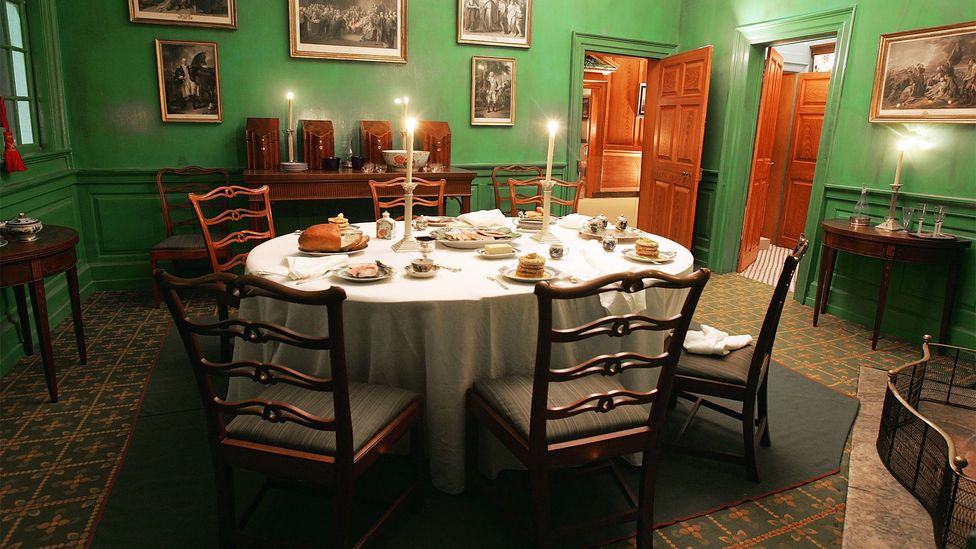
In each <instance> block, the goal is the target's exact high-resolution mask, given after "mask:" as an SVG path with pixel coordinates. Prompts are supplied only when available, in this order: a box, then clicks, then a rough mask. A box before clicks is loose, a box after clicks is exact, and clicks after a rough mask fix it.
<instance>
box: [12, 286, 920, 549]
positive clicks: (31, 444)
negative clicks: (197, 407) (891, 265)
mask: <svg viewBox="0 0 976 549" xmlns="http://www.w3.org/2000/svg"><path fill="white" fill-rule="evenodd" d="M770 293H771V288H770V287H769V286H766V285H763V284H760V283H757V282H754V281H751V280H748V279H746V278H743V277H741V276H739V275H737V274H729V275H721V276H715V277H713V278H712V280H711V281H710V282H709V284H708V287H707V288H706V290H705V294H704V296H703V298H702V301H701V304H700V306H699V311H698V314H697V315H696V318H698V319H699V320H700V321H702V322H706V323H708V324H711V325H714V326H721V327H722V328H723V329H724V330H726V331H728V332H730V333H752V334H754V335H755V334H757V332H758V329H759V325H760V324H761V321H762V315H763V313H764V312H765V307H766V304H767V301H768V299H769V295H770ZM150 301H151V298H150V296H149V294H148V293H143V292H98V293H96V294H95V295H94V296H93V297H91V298H90V299H89V300H88V301H87V302H86V303H85V305H84V318H85V327H86V335H87V336H88V355H89V364H87V365H78V364H76V360H77V357H76V355H75V350H74V335H73V332H72V329H71V323H70V322H69V321H66V322H63V323H61V324H60V325H59V326H58V327H57V328H56V329H55V330H54V338H55V342H54V351H55V357H56V359H57V363H58V366H59V373H58V378H59V380H60V388H61V395H62V396H61V402H59V403H58V404H53V405H52V404H50V403H47V402H46V398H47V392H46V389H45V385H44V379H43V375H42V373H41V366H40V358H39V357H37V356H31V357H24V358H23V359H22V360H20V362H19V363H18V364H17V365H16V367H15V368H14V370H13V371H11V372H10V373H9V374H8V375H7V376H5V377H4V378H3V379H2V380H0V417H2V419H0V547H10V548H26V547H83V546H86V545H88V544H89V540H90V537H91V534H92V532H93V529H94V525H95V524H96V520H97V517H98V514H99V512H100V510H101V508H102V506H103V504H104V502H105V500H106V498H107V497H108V495H109V491H110V489H111V485H112V482H113V481H114V479H115V477H116V475H117V472H118V469H119V467H120V464H121V460H120V456H123V455H124V453H125V448H126V445H127V444H128V442H129V438H130V436H131V433H132V427H133V425H134V420H135V417H136V416H137V412H138V408H139V402H140V400H141V399H140V395H142V394H143V392H144V390H145V387H146V382H147V380H148V379H149V375H150V373H151V371H152V367H153V365H154V364H155V359H156V356H157V355H158V353H159V351H160V346H161V344H162V341H163V338H164V337H165V334H166V329H167V325H168V321H169V320H168V315H167V313H166V312H165V310H163V309H160V310H154V309H151V308H150ZM810 316H811V310H810V308H809V307H806V306H803V305H800V304H799V303H797V302H795V301H788V302H787V304H786V312H785V313H784V315H783V318H782V322H781V325H780V330H779V336H778V338H777V342H776V347H775V352H774V355H775V356H776V358H777V360H779V361H780V362H782V363H783V364H784V365H786V366H787V367H790V368H793V369H795V370H797V371H799V372H801V373H803V374H805V375H807V376H809V377H811V378H813V379H815V380H817V381H819V382H821V383H823V384H824V385H827V386H829V387H832V388H834V389H836V390H838V391H840V392H842V393H845V394H848V395H854V394H855V393H856V388H857V376H858V368H859V366H862V365H863V366H870V367H874V368H881V369H888V368H891V367H894V366H897V365H900V364H903V363H905V362H908V361H909V360H911V359H913V358H915V356H916V355H917V353H918V351H917V349H918V347H917V346H916V345H910V344H907V343H904V342H899V341H896V340H892V339H883V340H881V342H880V344H879V347H880V348H879V350H878V351H875V352H871V351H870V346H869V342H868V340H867V338H868V336H869V332H868V330H867V329H865V328H863V327H861V326H857V325H854V324H851V323H849V322H845V321H842V320H839V319H837V318H835V317H833V316H830V315H827V316H826V317H823V318H822V323H821V327H820V328H816V329H813V328H811V327H810ZM845 462H846V460H845ZM846 470H847V465H846V463H844V464H843V465H842V472H841V473H840V474H837V475H833V476H830V477H826V478H823V479H821V480H818V481H815V482H812V483H809V484H806V485H803V486H800V487H797V488H793V489H790V490H786V491H783V492H780V493H778V494H774V495H771V496H768V497H765V498H762V499H759V500H756V501H751V502H747V503H744V504H741V505H737V506H735V507H731V508H729V509H725V510H722V511H718V512H715V513H712V514H710V515H705V516H702V517H699V518H696V519H693V520H689V521H685V522H680V523H678V524H674V525H672V526H669V527H666V528H662V529H660V530H658V531H657V539H656V540H655V542H656V543H657V544H658V545H661V546H667V547H672V548H675V549H677V548H679V547H681V548H689V547H839V546H840V540H841V532H842V528H843V519H844V502H845V499H846V492H847V478H846V476H845V472H846Z"/></svg>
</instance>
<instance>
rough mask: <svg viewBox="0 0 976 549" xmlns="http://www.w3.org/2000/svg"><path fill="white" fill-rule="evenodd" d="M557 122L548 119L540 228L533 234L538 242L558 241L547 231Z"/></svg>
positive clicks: (550, 205)
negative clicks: (547, 146) (547, 143)
mask: <svg viewBox="0 0 976 549" xmlns="http://www.w3.org/2000/svg"><path fill="white" fill-rule="evenodd" d="M558 128H559V124H558V123H557V122H556V121H555V120H550V121H549V151H548V153H547V154H546V179H545V181H543V182H542V229H541V230H540V231H539V232H538V234H536V235H535V236H533V237H532V238H534V239H535V240H538V241H539V242H554V241H558V240H559V238H558V237H556V236H555V235H554V234H552V232H550V231H549V215H550V213H549V209H550V208H551V207H552V153H553V149H554V148H555V146H556V130H557V129H558Z"/></svg>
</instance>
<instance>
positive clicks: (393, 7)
mask: <svg viewBox="0 0 976 549" xmlns="http://www.w3.org/2000/svg"><path fill="white" fill-rule="evenodd" d="M331 1H332V0H316V1H315V2H312V1H310V0H288V49H289V52H290V54H291V56H292V57H307V58H314V59H343V60H347V61H374V62H379V63H406V62H407V0H376V2H377V6H380V7H381V9H380V10H377V11H376V12H375V13H373V14H367V15H366V16H359V17H360V19H363V18H366V19H368V21H366V22H365V23H363V24H362V25H361V26H360V27H359V28H358V29H355V31H354V32H349V31H350V29H342V27H341V25H343V24H345V23H342V21H343V19H342V18H339V17H337V18H336V21H339V25H338V26H332V25H330V24H329V23H328V22H326V19H325V18H323V17H322V16H323V15H328V14H330V10H337V11H339V12H343V11H347V10H350V9H359V8H358V7H354V8H339V7H338V6H337V5H336V6H332V5H330V2H331ZM313 11H314V12H316V13H315V16H316V17H315V18H314V20H313V19H312V18H309V17H308V16H307V14H308V13H311V12H313ZM391 13H392V14H394V17H395V23H394V24H391V22H390V14H391ZM374 21H375V23H374ZM391 31H392V32H391ZM332 34H337V35H338V36H331V35H332ZM350 35H358V36H359V39H358V40H352V39H349V38H348V37H349V36H350Z"/></svg>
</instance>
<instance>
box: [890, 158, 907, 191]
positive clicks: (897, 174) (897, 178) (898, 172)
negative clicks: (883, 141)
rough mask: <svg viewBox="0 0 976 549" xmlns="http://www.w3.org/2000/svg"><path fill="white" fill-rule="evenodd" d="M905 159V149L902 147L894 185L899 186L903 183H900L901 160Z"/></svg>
mask: <svg viewBox="0 0 976 549" xmlns="http://www.w3.org/2000/svg"><path fill="white" fill-rule="evenodd" d="M904 159H905V149H901V150H899V151H898V164H897V165H896V166H895V182H894V183H893V185H894V186H896V187H897V186H899V185H901V183H900V181H901V161H902V160H904Z"/></svg>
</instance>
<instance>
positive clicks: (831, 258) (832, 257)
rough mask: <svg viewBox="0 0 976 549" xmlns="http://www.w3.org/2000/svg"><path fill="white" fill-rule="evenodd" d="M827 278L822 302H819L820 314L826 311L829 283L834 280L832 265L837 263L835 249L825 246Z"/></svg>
mask: <svg viewBox="0 0 976 549" xmlns="http://www.w3.org/2000/svg"><path fill="white" fill-rule="evenodd" d="M827 250H828V254H827V280H826V281H825V282H824V294H823V302H822V303H821V304H820V314H824V313H826V312H827V300H828V299H830V285H831V284H832V283H833V282H834V266H835V265H836V264H837V250H836V249H835V248H827Z"/></svg>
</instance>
